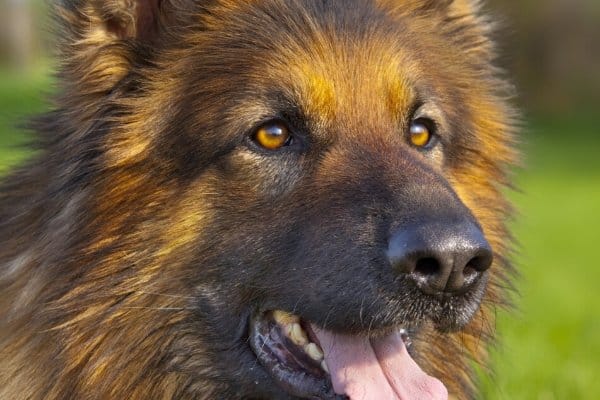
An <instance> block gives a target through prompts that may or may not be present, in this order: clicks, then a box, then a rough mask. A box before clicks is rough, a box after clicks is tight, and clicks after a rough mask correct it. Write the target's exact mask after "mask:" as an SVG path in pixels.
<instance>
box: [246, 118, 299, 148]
mask: <svg viewBox="0 0 600 400" xmlns="http://www.w3.org/2000/svg"><path fill="white" fill-rule="evenodd" d="M254 141H255V142H256V143H258V144H259V145H260V146H261V147H263V148H265V149H267V150H277V149H280V148H282V147H284V146H286V145H288V144H289V143H290V141H291V135H290V132H289V129H288V128H287V126H286V125H285V124H284V123H282V122H270V123H267V124H265V125H263V126H261V127H260V128H258V130H257V131H256V133H255V135H254Z"/></svg>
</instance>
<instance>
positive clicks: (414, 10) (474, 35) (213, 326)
mask: <svg viewBox="0 0 600 400" xmlns="http://www.w3.org/2000/svg"><path fill="white" fill-rule="evenodd" d="M83 3H84V5H80V4H78V3H75V2H73V3H72V4H69V5H68V6H65V7H64V8H62V9H60V12H59V14H61V15H62V16H63V21H65V22H67V23H68V24H69V25H68V26H70V27H72V28H71V29H72V31H73V32H77V34H78V35H81V32H84V34H83V36H81V37H78V40H77V41H74V42H70V43H69V46H65V47H64V52H65V54H66V56H67V60H68V61H67V65H66V67H65V71H67V73H71V74H72V75H74V76H75V79H74V81H76V82H77V83H76V88H75V89H73V90H74V91H75V92H76V94H77V96H75V97H74V98H71V99H65V100H64V108H65V109H69V110H73V109H81V106H80V105H77V104H75V103H76V102H80V101H82V100H83V101H85V102H88V103H89V104H93V105H94V106H95V108H96V110H97V111H94V112H92V114H91V115H89V114H86V113H89V112H90V111H80V112H79V114H78V117H76V118H81V120H82V121H81V122H84V123H87V125H85V126H86V128H80V127H75V128H74V129H75V130H76V131H78V132H82V133H85V135H83V134H82V137H83V139H81V140H80V142H78V143H79V145H80V146H81V147H82V148H83V149H84V151H86V153H85V154H94V157H95V159H94V163H93V167H90V171H88V172H89V175H91V176H93V177H94V178H93V182H94V183H93V184H92V185H91V188H90V187H88V188H87V189H86V193H88V194H89V196H90V198H93V199H94V200H91V201H90V204H91V205H90V212H89V215H90V216H89V220H86V221H87V225H86V227H84V228H82V229H83V231H85V232H86V237H89V238H95V239H94V240H93V242H94V245H93V249H90V247H86V252H87V255H88V256H89V255H92V256H93V257H96V258H97V259H101V260H102V261H98V265H106V266H107V267H106V268H107V269H108V270H110V268H116V269H118V270H119V271H120V272H119V273H114V274H112V275H111V276H112V277H113V278H112V279H113V280H115V279H116V280H118V279H123V276H124V275H123V271H124V270H125V269H124V267H123V266H122V265H123V261H117V259H118V257H116V254H121V253H120V252H122V251H123V248H125V249H127V248H129V249H130V250H131V249H135V250H131V251H126V253H127V254H129V255H128V256H127V257H126V259H128V260H134V261H131V262H133V265H134V267H133V268H134V269H135V271H136V273H135V274H133V275H132V276H131V277H129V278H127V282H128V283H131V286H129V287H128V289H127V290H128V291H129V292H130V293H137V294H136V295H135V296H131V297H129V298H128V299H129V300H127V302H129V301H131V302H132V303H131V304H129V305H130V306H132V307H134V306H136V305H139V304H138V303H136V302H142V303H143V304H144V307H146V308H147V309H148V310H150V311H148V312H149V313H150V314H151V317H148V318H146V319H141V320H140V319H139V318H138V319H135V318H130V319H128V320H126V321H125V322H123V329H124V332H126V335H125V336H127V335H136V334H138V333H139V332H140V331H144V330H145V329H147V328H148V325H149V324H150V323H151V324H156V328H157V330H162V331H163V332H166V333H163V334H161V335H162V337H163V339H164V336H165V335H170V336H169V338H168V340H165V341H164V342H163V344H161V346H163V350H164V354H161V356H162V357H163V359H164V360H166V361H165V362H164V366H163V365H162V364H161V367H160V368H164V370H168V371H169V373H175V372H176V373H177V374H180V375H178V376H183V377H185V378H178V379H180V380H181V381H183V382H185V383H184V384H180V385H179V388H178V389H177V390H178V391H177V392H176V393H184V392H185V393H187V394H191V395H192V396H196V397H199V398H215V396H216V397H221V398H269V399H271V398H272V399H287V398H321V399H334V398H344V396H348V397H349V398H351V399H355V398H360V397H359V396H360V393H363V392H365V393H370V396H372V398H392V397H393V398H396V397H394V396H397V397H398V398H404V397H403V396H409V398H445V397H446V396H447V394H446V391H447V389H449V390H450V391H451V392H453V393H455V394H459V395H463V396H466V395H467V393H468V392H469V391H470V380H469V378H468V367H467V366H466V361H465V358H464V357H463V356H460V355H457V354H456V353H455V350H456V349H460V348H467V351H468V352H470V353H471V354H470V355H474V356H475V357H479V354H480V353H479V352H480V351H481V349H480V348H479V347H477V346H474V345H473V344H472V343H471V342H470V337H477V335H479V336H481V333H482V321H485V320H486V318H489V316H487V315H486V314H485V309H480V304H481V302H482V301H485V299H493V298H494V296H497V293H495V292H494V288H493V286H494V285H498V282H500V279H501V277H502V274H501V273H499V272H495V270H497V269H499V268H501V267H502V264H501V263H496V264H495V265H494V266H493V267H492V266H491V264H492V248H493V249H494V250H496V251H503V250H504V249H505V244H504V243H503V239H504V238H502V237H501V236H499V235H498V234H499V233H500V232H503V229H504V228H503V219H504V215H505V212H504V211H503V210H504V207H505V206H506V204H505V202H504V200H502V199H501V196H500V194H499V189H498V186H499V185H500V184H501V183H502V181H503V179H504V172H503V169H502V168H503V165H504V163H506V162H507V161H509V159H510V155H511V153H510V150H509V147H508V136H509V131H510V128H509V125H508V122H509V121H508V116H507V111H506V106H505V105H504V101H503V100H502V99H501V98H500V97H499V91H498V90H499V86H500V82H499V81H498V80H497V79H496V78H495V71H494V70H493V68H492V67H491V66H490V62H491V57H492V51H491V45H490V44H489V42H488V40H487V36H486V28H485V27H486V26H485V24H483V23H482V22H481V20H480V19H479V17H477V14H476V12H475V10H474V9H473V8H472V7H471V5H470V4H469V3H468V2H466V1H456V2H443V3H444V4H433V3H432V2H431V4H430V2H417V1H415V2H412V1H408V2H404V1H403V2H400V1H398V2H396V1H366V0H357V1H351V2H346V1H345V2H343V3H342V2H335V1H308V2H304V1H283V0H281V1H275V0H261V1H251V2H232V1H214V2H192V1H190V2H186V1H173V2H168V1H164V2H160V1H139V2H133V4H134V7H133V8H128V7H127V6H126V5H122V4H121V3H120V2H106V3H104V4H103V5H102V4H101V3H100V2H99V3H98V4H100V5H96V4H95V3H94V2H90V3H89V4H86V3H85V2H83ZM82 15H85V16H87V17H86V18H88V19H87V20H85V19H84V21H86V23H85V24H83V23H82V22H81V20H80V18H81V17H82ZM90 23H92V24H91V25H90ZM94 24H96V25H94ZM84 26H88V27H89V26H92V27H94V28H92V29H91V30H89V31H86V30H85V29H90V28H83V27H84ZM78 27H79V28H78ZM73 43H75V44H73ZM78 46H80V47H83V49H84V50H85V51H83V50H82V49H81V48H78ZM77 124H78V121H73V125H77ZM82 126H83V125H82ZM84 129H85V130H86V131H85V132H83V130H84ZM92 134H95V135H96V136H95V139H94V140H92V139H90V136H91V135H92ZM75 136H76V135H72V136H71V137H70V139H72V140H74V141H77V140H79V139H77V138H76V137H75ZM82 174H83V173H82ZM85 179H88V178H87V176H86V178H85ZM100 238H107V239H106V241H105V242H102V241H101V240H100ZM108 238H110V239H108ZM115 238H119V239H115ZM118 240H122V242H120V243H119V244H116V243H115V241H118ZM107 254H108V255H107ZM103 263H104V264H103ZM115 264H118V265H121V267H116V266H114V265H115ZM110 265H113V266H110ZM490 267H491V269H490ZM100 268H101V267H97V271H98V270H100ZM87 273H88V272H86V274H87ZM89 273H91V272H89ZM106 279H108V278H106ZM120 282H121V283H123V282H124V281H123V280H121V281H120ZM105 283H106V284H108V281H106V282H105ZM488 285H491V286H492V287H491V288H488ZM125 286H126V285H125ZM119 287H120V288H121V289H120V290H121V291H127V290H125V289H123V287H124V285H122V284H119ZM111 290H113V291H116V289H111ZM136 290H137V291H136ZM139 293H145V295H144V296H141V295H140V294H139ZM151 293H154V294H155V295H150V294H151ZM121 294H123V292H121ZM86 296H87V297H86ZM83 298H86V299H87V300H89V301H92V298H94V301H96V300H97V298H96V297H94V296H92V295H91V294H89V293H88V294H87V295H83ZM70 301H74V299H73V298H71V299H70ZM78 301H82V299H81V298H79V300H78ZM490 301H491V300H490ZM127 302H126V303H127ZM168 307H171V309H172V310H173V311H174V312H173V313H171V314H170V315H169V316H168V317H165V316H164V312H161V311H159V310H160V309H161V308H162V309H163V310H164V309H166V308H168ZM175 309H177V312H175ZM152 310H153V311H152ZM161 314H162V315H161ZM82 329H85V328H82ZM455 331H461V333H460V334H456V333H454V332H455ZM409 336H410V338H411V339H410V340H411V341H412V346H411V347H410V349H409V350H410V351H407V341H408V339H407V338H408V337H409ZM152 340H153V343H157V344H158V343H159V342H160V340H161V339H160V338H159V337H156V338H154V337H153V338H152ZM142 341H143V340H142ZM82 347H85V345H84V344H82ZM468 355H469V354H467V356H468ZM128 357H131V360H132V361H133V360H134V357H133V356H128ZM415 361H416V362H415ZM117 364H118V365H120V366H121V367H123V366H124V363H121V362H117ZM147 367H148V368H151V367H149V366H147ZM160 368H157V369H160ZM173 371H175V372H173ZM427 374H432V375H434V376H436V377H437V378H439V379H442V380H443V381H444V384H445V387H444V385H442V383H441V382H440V381H439V380H438V379H436V378H432V377H430V376H429V375H427ZM153 376H155V377H156V376H160V371H159V372H154V375H153ZM157 379H158V378H157ZM177 382H180V381H177ZM165 386H166V384H165ZM123 393H124V392H123ZM203 396H204V397H203ZM390 396H391V397H390Z"/></svg>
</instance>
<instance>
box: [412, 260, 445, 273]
mask: <svg viewBox="0 0 600 400" xmlns="http://www.w3.org/2000/svg"><path fill="white" fill-rule="evenodd" d="M441 269H442V266H441V265H440V263H439V261H438V260H436V259H435V258H432V257H427V258H422V259H420V260H418V261H417V264H416V266H415V271H414V272H415V273H417V274H419V275H422V276H436V275H439V273H440V271H441Z"/></svg>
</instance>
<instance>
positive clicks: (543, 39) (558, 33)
mask: <svg viewBox="0 0 600 400" xmlns="http://www.w3.org/2000/svg"><path fill="white" fill-rule="evenodd" d="M488 3H489V7H488V8H491V9H492V10H493V12H494V13H495V14H496V15H497V16H498V19H499V20H500V21H501V26H500V30H499V32H500V33H501V35H500V36H499V37H498V41H499V43H500V46H501V54H502V64H504V66H505V67H506V68H507V70H508V71H509V73H510V74H512V75H514V76H515V80H516V81H517V87H518V88H519V93H520V95H519V98H520V101H521V102H522V104H523V105H524V106H525V107H526V109H527V110H528V111H530V112H534V113H556V112H562V113H573V114H578V113H581V110H582V109H583V110H586V111H591V110H595V109H596V108H597V107H598V104H600V42H599V41H600V1H598V0H544V1H539V0H519V1H514V0H489V1H488Z"/></svg>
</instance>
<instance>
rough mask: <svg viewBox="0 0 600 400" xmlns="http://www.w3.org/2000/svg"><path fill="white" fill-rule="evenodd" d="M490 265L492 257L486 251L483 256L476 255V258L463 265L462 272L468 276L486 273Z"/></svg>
mask: <svg viewBox="0 0 600 400" xmlns="http://www.w3.org/2000/svg"><path fill="white" fill-rule="evenodd" d="M491 264H492V255H491V252H489V254H488V252H487V251H486V252H485V254H484V255H478V256H476V257H473V258H471V260H470V261H469V262H468V263H467V265H465V268H464V270H463V274H464V275H465V276H466V275H470V274H473V273H477V272H483V271H486V270H487V269H488V268H490V266H491Z"/></svg>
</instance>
